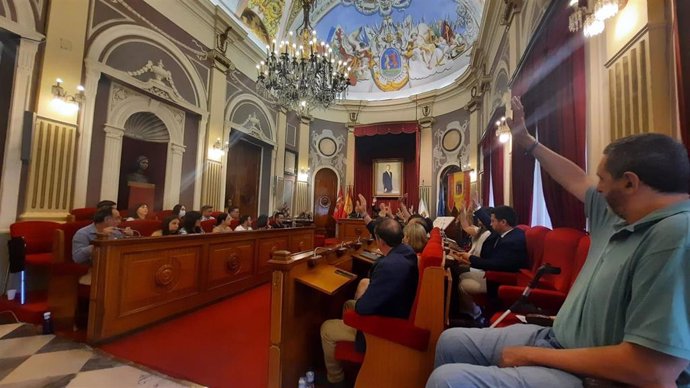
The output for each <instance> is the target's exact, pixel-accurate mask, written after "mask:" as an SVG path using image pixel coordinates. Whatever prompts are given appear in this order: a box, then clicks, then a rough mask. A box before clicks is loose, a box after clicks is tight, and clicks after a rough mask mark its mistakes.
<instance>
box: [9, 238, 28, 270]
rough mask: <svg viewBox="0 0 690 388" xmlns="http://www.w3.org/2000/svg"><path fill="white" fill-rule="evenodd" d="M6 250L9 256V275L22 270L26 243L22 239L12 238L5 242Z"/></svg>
mask: <svg viewBox="0 0 690 388" xmlns="http://www.w3.org/2000/svg"><path fill="white" fill-rule="evenodd" d="M7 250H8V251H9V254H10V273H16V272H21V271H23V270H24V264H25V262H26V242H24V239H23V238H22V237H12V238H11V239H10V240H9V241H7Z"/></svg>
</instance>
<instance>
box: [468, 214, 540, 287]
mask: <svg viewBox="0 0 690 388" xmlns="http://www.w3.org/2000/svg"><path fill="white" fill-rule="evenodd" d="M490 213H491V229H492V230H493V231H494V235H493V236H491V237H489V238H487V239H486V241H485V242H484V243H483V245H488V246H487V248H490V247H492V248H491V249H483V250H482V251H481V252H482V253H483V254H485V255H486V256H484V257H480V256H475V255H471V254H470V253H469V252H462V253H458V254H457V255H456V257H457V259H459V260H460V261H461V262H464V263H465V264H468V265H470V266H471V268H470V271H469V272H466V273H464V274H462V275H460V287H462V289H463V290H465V291H466V292H467V293H469V294H480V293H485V292H486V279H485V278H484V271H503V272H517V271H519V270H520V268H526V267H527V265H528V257H527V241H526V240H525V232H523V231H522V230H521V229H518V228H515V224H516V222H517V214H515V210H513V208H512V207H510V206H497V207H495V208H493V209H491V211H490Z"/></svg>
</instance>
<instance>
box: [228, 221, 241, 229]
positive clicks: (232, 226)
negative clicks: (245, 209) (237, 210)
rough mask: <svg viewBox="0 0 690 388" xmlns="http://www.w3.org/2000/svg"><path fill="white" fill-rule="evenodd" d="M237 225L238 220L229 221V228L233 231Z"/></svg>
mask: <svg viewBox="0 0 690 388" xmlns="http://www.w3.org/2000/svg"><path fill="white" fill-rule="evenodd" d="M239 224H240V221H239V220H232V221H230V228H231V229H232V230H235V228H236V227H237V225H239Z"/></svg>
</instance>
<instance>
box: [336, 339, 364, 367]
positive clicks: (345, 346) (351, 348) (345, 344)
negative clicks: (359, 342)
mask: <svg viewBox="0 0 690 388" xmlns="http://www.w3.org/2000/svg"><path fill="white" fill-rule="evenodd" d="M335 359H336V360H340V361H350V362H354V363H356V364H361V363H362V362H364V353H360V352H358V351H356V350H355V343H354V342H350V341H338V342H336V343H335Z"/></svg>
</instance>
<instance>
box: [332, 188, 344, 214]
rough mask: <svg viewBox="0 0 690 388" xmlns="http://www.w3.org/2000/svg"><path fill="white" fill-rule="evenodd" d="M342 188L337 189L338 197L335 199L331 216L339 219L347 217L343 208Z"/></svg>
mask: <svg viewBox="0 0 690 388" xmlns="http://www.w3.org/2000/svg"><path fill="white" fill-rule="evenodd" d="M343 202H344V200H343V188H342V187H340V188H339V189H338V199H337V200H336V201H335V209H334V210H333V218H335V219H336V220H337V219H340V218H345V217H347V214H345V210H343Z"/></svg>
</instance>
